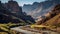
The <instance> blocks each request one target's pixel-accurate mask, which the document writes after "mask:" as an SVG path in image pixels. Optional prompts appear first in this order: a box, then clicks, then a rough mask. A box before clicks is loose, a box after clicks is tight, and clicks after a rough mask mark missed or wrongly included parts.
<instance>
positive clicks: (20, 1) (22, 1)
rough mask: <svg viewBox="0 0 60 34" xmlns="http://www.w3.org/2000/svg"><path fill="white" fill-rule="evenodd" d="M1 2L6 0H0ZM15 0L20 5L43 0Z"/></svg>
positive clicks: (6, 0)
mask: <svg viewBox="0 0 60 34" xmlns="http://www.w3.org/2000/svg"><path fill="white" fill-rule="evenodd" d="M1 1H2V2H3V3H5V2H8V0H1ZM14 1H17V2H18V4H19V5H20V6H23V5H24V4H32V3H33V2H42V1H45V0H14Z"/></svg>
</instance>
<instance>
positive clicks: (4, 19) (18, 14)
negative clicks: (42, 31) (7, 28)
mask: <svg viewBox="0 0 60 34" xmlns="http://www.w3.org/2000/svg"><path fill="white" fill-rule="evenodd" d="M0 16H1V17H0V23H9V22H13V23H20V22H25V23H35V21H34V19H33V18H32V17H31V16H30V15H27V14H26V13H25V12H22V8H21V7H20V6H19V5H18V3H17V2H16V1H12V0H10V1H8V3H5V4H4V3H1V1H0Z"/></svg>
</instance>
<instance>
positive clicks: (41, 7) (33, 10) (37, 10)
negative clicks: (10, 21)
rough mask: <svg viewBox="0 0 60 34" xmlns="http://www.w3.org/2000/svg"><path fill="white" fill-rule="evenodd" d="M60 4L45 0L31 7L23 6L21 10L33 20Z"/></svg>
mask: <svg viewBox="0 0 60 34" xmlns="http://www.w3.org/2000/svg"><path fill="white" fill-rule="evenodd" d="M57 4H60V0H46V1H44V2H40V3H38V2H34V3H33V4H32V5H30V4H28V5H26V4H25V5H24V6H23V7H22V10H23V11H24V12H26V13H27V14H28V15H31V16H32V17H34V18H35V19H38V18H39V17H40V16H42V15H44V14H46V13H48V12H49V11H51V10H52V9H53V8H54V6H55V5H57Z"/></svg>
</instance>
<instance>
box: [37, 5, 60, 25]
mask: <svg viewBox="0 0 60 34" xmlns="http://www.w3.org/2000/svg"><path fill="white" fill-rule="evenodd" d="M49 14H50V15H48V16H45V18H43V19H42V20H40V21H38V22H37V23H36V24H45V23H46V24H51V25H53V24H54V25H55V24H59V23H60V4H58V5H56V6H55V7H54V9H53V10H52V11H51V12H49Z"/></svg>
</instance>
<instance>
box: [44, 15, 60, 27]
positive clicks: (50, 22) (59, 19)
mask: <svg viewBox="0 0 60 34" xmlns="http://www.w3.org/2000/svg"><path fill="white" fill-rule="evenodd" d="M43 24H45V25H57V26H58V24H60V14H58V15H56V16H55V17H53V18H51V19H50V20H48V21H46V22H45V23H43Z"/></svg>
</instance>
